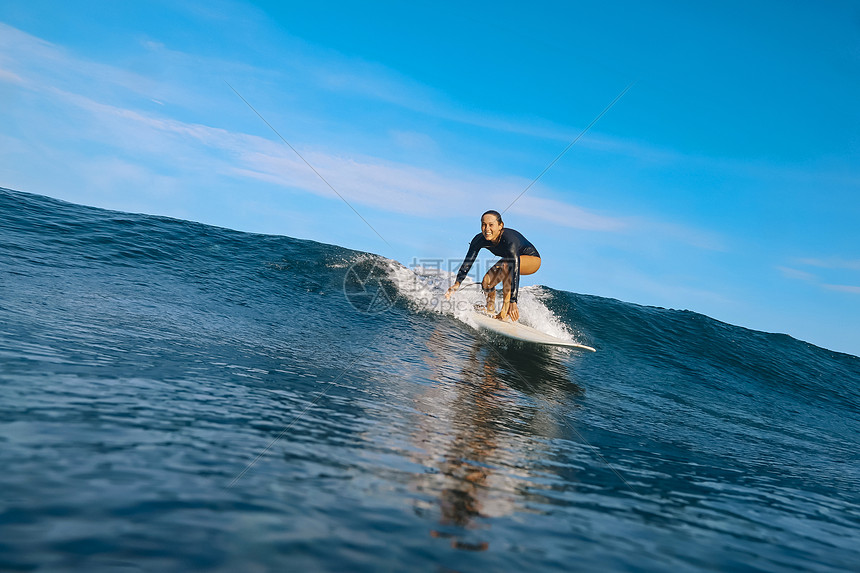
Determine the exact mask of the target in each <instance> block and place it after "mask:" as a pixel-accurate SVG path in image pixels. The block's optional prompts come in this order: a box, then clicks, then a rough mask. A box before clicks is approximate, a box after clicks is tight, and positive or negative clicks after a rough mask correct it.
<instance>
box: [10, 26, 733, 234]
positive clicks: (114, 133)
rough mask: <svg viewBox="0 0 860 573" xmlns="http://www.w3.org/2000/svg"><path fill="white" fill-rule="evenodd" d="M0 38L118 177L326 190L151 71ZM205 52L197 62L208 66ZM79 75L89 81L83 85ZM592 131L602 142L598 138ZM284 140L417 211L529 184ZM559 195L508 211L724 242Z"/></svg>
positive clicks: (382, 78) (575, 224) (490, 122)
mask: <svg viewBox="0 0 860 573" xmlns="http://www.w3.org/2000/svg"><path fill="white" fill-rule="evenodd" d="M0 37H3V38H5V39H4V40H3V41H0V63H4V64H10V63H11V64H14V68H13V69H12V70H8V69H7V70H6V74H5V75H0V81H6V82H7V83H16V84H21V83H22V82H23V83H24V84H26V88H27V89H30V90H33V91H35V92H38V93H40V94H41V95H42V97H44V98H48V99H50V100H51V101H52V105H61V106H66V107H67V108H68V109H70V110H74V111H76V112H85V113H86V114H87V115H86V117H85V118H83V119H80V120H78V121H77V123H75V121H74V119H73V118H74V116H75V115H76V114H75V113H68V114H63V115H64V119H63V121H65V122H66V129H67V130H69V131H70V132H74V135H75V137H76V138H78V139H79V140H81V141H86V140H89V141H90V142H92V143H94V144H97V145H99V146H101V147H102V148H110V149H114V150H117V151H122V153H123V154H124V156H125V159H124V160H117V161H115V162H109V161H105V162H103V163H104V165H105V166H106V169H108V171H110V169H111V167H110V166H111V165H113V166H114V167H115V168H116V169H117V170H118V172H117V173H116V178H118V179H123V180H126V179H127V178H128V177H129V174H130V173H131V172H132V171H134V173H135V178H136V179H137V180H141V181H143V180H146V177H144V176H143V174H142V173H141V170H143V169H146V168H147V167H146V166H147V165H149V166H150V168H153V165H156V164H157V163H158V162H159V161H160V162H161V165H167V164H168V163H169V164H171V167H170V169H171V170H172V171H176V170H178V171H179V172H180V174H175V177H172V178H171V181H172V183H171V185H170V186H171V188H174V189H179V188H181V186H180V185H177V184H176V181H177V180H178V179H177V178H181V172H183V171H184V172H185V173H186V174H187V177H188V178H193V177H194V176H195V174H197V173H206V174H209V175H211V174H213V173H220V174H222V175H224V176H229V177H234V178H239V179H244V180H249V181H258V182H265V183H267V184H271V185H276V186H279V187H282V188H285V189H289V190H291V191H293V192H295V191H298V192H305V193H311V194H314V195H318V196H323V197H332V198H334V197H333V195H332V193H331V190H330V189H328V188H326V186H325V185H323V184H322V183H321V182H320V181H319V179H318V178H317V177H316V175H314V174H313V172H311V171H310V170H309V169H308V168H307V166H306V165H304V164H303V163H302V162H301V161H300V160H299V159H298V158H297V157H295V155H294V154H293V153H292V152H291V151H290V150H289V149H288V148H287V147H286V146H284V145H283V144H281V143H280V142H278V141H276V140H274V139H270V138H267V137H262V136H257V135H251V134H248V133H243V132H239V131H231V130H228V129H225V128H221V127H215V126H212V125H205V124H202V123H197V122H190V121H183V120H182V119H179V118H177V117H176V116H175V115H173V116H168V115H166V114H168V113H171V109H170V108H171V105H170V102H168V103H167V104H165V103H163V102H162V100H161V99H158V100H156V99H155V98H153V97H152V96H153V93H155V92H160V91H164V90H161V89H154V88H153V86H154V85H155V84H156V83H157V82H156V80H154V79H151V78H147V77H145V76H142V75H139V74H135V73H132V72H129V71H127V70H122V69H119V68H115V67H112V66H108V65H105V64H101V63H98V62H91V61H88V60H85V59H82V58H78V57H75V56H74V55H73V54H71V53H70V52H68V51H67V50H65V49H63V48H62V47H59V46H56V45H53V44H51V43H49V42H45V41H43V40H41V39H39V38H36V37H33V36H31V35H28V34H26V33H24V32H21V31H20V30H16V29H14V28H11V27H9V26H6V25H3V24H0ZM142 46H143V47H144V49H146V50H149V51H151V52H155V53H158V54H162V55H165V54H166V56H165V57H168V58H169V59H170V60H176V59H184V60H191V59H193V58H194V57H195V56H191V55H188V54H182V53H179V52H173V51H170V50H169V49H168V48H166V47H165V46H164V45H163V44H161V43H159V42H154V41H151V40H147V41H144V42H143V43H142ZM186 63H188V62H186ZM212 63H213V62H207V65H211V64H212ZM353 64H354V65H353ZM227 67H230V66H227ZM288 67H289V68H290V72H289V73H295V74H305V75H306V76H307V77H310V78H311V81H312V82H315V83H317V84H319V85H321V86H324V87H325V89H330V90H334V91H344V92H352V93H360V94H362V96H363V97H367V98H372V99H373V98H375V99H379V100H382V101H385V102H390V103H394V104H395V105H400V106H403V107H407V108H410V109H415V110H421V111H422V112H423V113H429V114H433V115H436V116H438V117H442V118H446V119H450V120H452V121H458V122H463V123H468V124H472V125H480V126H483V127H487V128H489V129H494V130H502V131H515V132H522V133H530V134H532V135H536V136H540V137H554V138H557V139H560V140H565V139H567V138H569V137H570V136H571V133H572V132H568V131H567V130H566V129H561V130H556V128H554V127H550V128H547V126H546V125H544V126H543V127H540V128H538V129H537V131H535V127H534V126H526V125H519V126H518V125H516V124H515V123H511V122H509V121H508V120H506V119H504V118H501V119H498V120H497V119H492V118H488V116H487V115H486V114H483V113H473V112H469V111H467V110H459V109H457V106H456V105H455V104H452V103H451V102H448V101H447V100H446V98H445V97H444V96H443V95H441V94H437V93H435V92H434V91H433V90H430V89H427V88H424V87H423V86H420V85H418V84H416V83H414V82H412V81H411V80H409V79H408V78H401V77H398V76H397V75H396V74H392V73H391V72H390V71H388V70H385V69H384V68H381V67H380V66H376V65H371V64H366V65H365V64H361V63H355V62H351V61H349V60H348V59H338V58H337V57H336V58H334V61H328V62H323V61H320V60H318V59H315V58H314V57H306V55H303V56H302V57H299V58H296V59H293V60H290V63H289V64H288ZM233 68H236V66H233ZM75 78H77V80H74V79H75ZM81 85H85V86H87V89H86V90H85V91H81V90H80V89H79V88H80V86H81ZM104 86H110V89H104V90H103V89H100V88H101V87H104ZM118 90H119V91H118ZM122 90H126V91H128V92H130V93H132V94H133V95H135V96H136V97H135V98H134V99H132V100H129V99H128V98H124V97H122ZM225 91H226V90H225ZM209 95H210V94H206V93H198V94H196V97H198V98H199V99H201V100H204V99H205V98H207V97H209ZM153 102H155V103H157V106H158V107H157V108H155V109H153V108H152V107H151V105H150V108H149V109H146V110H145V109H143V107H142V105H143V104H145V103H146V104H152V103H153ZM236 110H237V111H234V112H233V114H232V115H237V116H238V115H239V113H240V112H242V111H243V110H242V106H240V105H238V104H237V105H236ZM78 115H79V113H78ZM249 116H250V114H249ZM256 121H257V120H256V119H255V118H253V117H249V119H248V120H247V122H246V123H247V125H249V127H259V126H256V125H255V124H256ZM390 133H392V134H393V136H394V137H395V139H397V140H398V141H399V142H400V143H401V144H404V145H419V146H425V147H427V146H435V145H436V143H435V141H434V140H433V138H432V137H431V136H430V135H428V134H425V133H421V132H419V131H414V130H412V131H405V130H397V129H393V130H391V131H390ZM289 139H292V136H290V137H289ZM600 141H601V142H603V143H602V144H604V145H609V143H607V140H606V138H602V139H600ZM291 143H293V144H295V145H296V147H298V148H300V149H301V151H302V154H303V155H304V156H305V158H306V159H307V160H308V161H309V162H310V163H311V164H312V165H314V167H315V168H316V169H317V170H319V171H320V172H321V173H322V174H323V175H324V176H325V178H326V179H327V180H328V181H329V182H330V183H331V184H332V185H333V186H334V187H335V188H336V189H337V190H338V192H339V193H341V194H343V196H344V197H345V198H347V200H348V201H349V202H350V203H353V204H355V205H357V206H364V207H369V208H373V209H378V210H381V211H386V212H391V213H398V214H406V215H410V216H416V217H422V218H425V219H432V218H439V217H458V216H464V215H473V214H474V213H475V212H478V211H481V210H483V209H484V208H485V205H486V204H487V203H488V202H492V203H493V204H495V203H497V202H498V201H497V200H496V198H498V197H504V196H510V197H514V196H516V195H518V194H519V193H520V192H521V191H522V189H524V188H526V186H527V185H528V183H529V181H528V180H527V179H525V178H523V177H518V176H511V175H499V176H493V175H486V174H476V173H473V172H470V171H468V170H465V169H463V168H461V167H455V166H452V165H447V166H442V167H444V168H443V169H440V168H436V169H428V168H425V167H418V166H415V165H410V164H408V163H402V162H396V161H391V160H389V159H387V158H385V157H381V156H375V155H372V154H357V153H355V151H354V150H353V149H334V148H331V147H330V146H326V147H324V146H319V145H308V144H303V142H302V141H292V142H291ZM618 145H621V144H618ZM636 146H638V144H636ZM632 152H633V151H631V153H632ZM132 158H137V159H138V160H139V162H140V163H139V165H138V168H137V169H135V170H130V168H129V162H130V161H131V160H132ZM148 162H149V163H148ZM152 162H155V163H152ZM107 177H108V175H107V174H105V175H104V177H102V178H101V179H103V180H108V179H106V178H107ZM559 197H563V194H561V193H558V192H554V191H553V189H552V188H551V187H548V186H545V185H542V189H540V190H538V189H533V190H530V191H529V193H528V195H527V196H526V197H524V199H523V201H522V205H521V206H518V207H517V208H515V209H514V211H515V212H517V213H518V215H523V216H529V217H532V218H535V219H538V220H540V221H542V222H544V223H547V224H550V225H553V226H559V227H563V228H569V229H577V230H582V231H590V232H600V233H632V234H635V233H640V234H643V233H644V234H651V235H653V234H658V235H660V236H661V237H663V238H664V239H668V240H670V241H680V242H683V243H685V244H689V245H693V246H695V247H697V248H703V249H710V250H721V249H724V245H723V242H722V240H721V239H720V238H719V237H718V236H717V235H715V234H713V233H708V232H705V231H701V230H696V229H693V228H688V227H685V226H683V225H678V224H674V223H668V222H661V221H656V220H647V219H644V218H641V217H630V216H625V215H618V214H613V213H598V212H596V211H594V210H592V209H589V208H587V207H584V206H581V205H575V204H572V203H570V202H568V201H564V200H562V199H560V198H559Z"/></svg>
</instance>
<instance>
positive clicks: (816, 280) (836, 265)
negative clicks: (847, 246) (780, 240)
mask: <svg viewBox="0 0 860 573" xmlns="http://www.w3.org/2000/svg"><path fill="white" fill-rule="evenodd" d="M795 263H796V264H799V265H804V266H809V267H813V268H816V269H819V270H820V271H821V272H825V273H826V272H829V271H834V270H836V271H858V270H860V261H857V260H850V259H844V258H840V257H827V258H823V259H816V258H798V259H795ZM777 269H778V270H779V271H780V272H781V273H782V275H783V276H784V277H786V278H788V279H792V280H801V281H805V282H808V283H810V284H814V285H815V286H817V287H819V288H821V289H824V290H829V291H837V292H844V293H850V294H860V286H855V285H851V284H836V283H832V282H824V281H823V280H822V278H821V277H820V276H819V275H818V274H815V273H811V272H808V271H804V270H800V269H796V268H793V267H782V266H780V267H777Z"/></svg>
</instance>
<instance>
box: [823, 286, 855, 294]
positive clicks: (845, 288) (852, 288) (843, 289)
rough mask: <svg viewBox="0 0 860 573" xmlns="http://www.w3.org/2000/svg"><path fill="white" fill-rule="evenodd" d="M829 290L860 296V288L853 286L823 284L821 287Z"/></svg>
mask: <svg viewBox="0 0 860 573" xmlns="http://www.w3.org/2000/svg"><path fill="white" fill-rule="evenodd" d="M821 286H823V287H824V288H826V289H827V290H835V291H839V292H847V293H851V294H860V286H853V285H831V284H823V285H821Z"/></svg>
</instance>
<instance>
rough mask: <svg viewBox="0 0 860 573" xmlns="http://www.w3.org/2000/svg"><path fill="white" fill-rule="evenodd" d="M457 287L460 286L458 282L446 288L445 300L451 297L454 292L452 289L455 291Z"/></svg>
mask: <svg viewBox="0 0 860 573" xmlns="http://www.w3.org/2000/svg"><path fill="white" fill-rule="evenodd" d="M458 288H460V283H454V284H452V285H451V288H449V289H448V292H446V293H445V300H448V299H449V298H451V295H452V294H454V291H456V290H457V289H458Z"/></svg>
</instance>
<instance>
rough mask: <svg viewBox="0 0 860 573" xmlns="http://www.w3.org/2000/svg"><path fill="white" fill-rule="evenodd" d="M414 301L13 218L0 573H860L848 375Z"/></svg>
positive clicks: (66, 212) (203, 247)
mask: <svg viewBox="0 0 860 573" xmlns="http://www.w3.org/2000/svg"><path fill="white" fill-rule="evenodd" d="M351 269H352V270H353V271H354V270H356V269H357V270H358V271H359V274H358V276H368V273H371V272H372V271H373V270H374V269H389V271H388V273H389V274H388V275H385V276H383V277H382V278H383V281H382V283H379V284H378V285H377V286H378V287H380V288H382V289H383V291H385V292H396V293H397V295H398V296H397V297H396V301H395V303H394V305H393V307H391V308H390V309H388V310H386V311H384V312H377V313H364V312H358V311H357V310H356V306H355V299H354V298H353V299H348V298H347V297H346V296H344V290H345V288H346V290H347V292H349V289H350V288H351V286H350V281H351V280H352V278H351V275H350V272H351ZM403 272H405V271H404V269H402V268H399V267H397V265H395V264H393V263H391V262H389V261H385V260H384V259H381V258H379V257H374V256H371V255H367V254H363V253H357V252H354V251H349V250H346V249H342V248H339V247H334V246H329V245H322V244H318V243H313V242H309V241H299V240H295V239H290V238H287V237H271V236H262V235H250V234H243V233H238V232H233V231H229V230H225V229H218V228H213V227H207V226H204V225H199V224H194V223H189V222H185V221H177V220H170V219H164V218H157V217H148V216H140V215H130V214H125V213H115V212H108V211H101V210H97V209H91V208H85V207H80V206H75V205H70V204H67V203H62V202H58V201H54V200H51V199H47V198H44V197H38V196H33V195H26V194H21V193H17V192H12V191H7V190H0V277H2V280H0V466H2V467H3V468H4V471H3V472H2V473H0V570H2V571H30V570H71V569H77V570H89V571H98V570H105V571H136V570H146V571H195V570H207V571H239V570H248V571H252V570H304V569H312V570H332V571H343V570H350V571H377V570H404V569H407V568H408V569H415V570H430V571H448V570H457V571H482V570H484V571H496V570H507V571H521V570H532V569H535V568H538V569H541V570H546V571H553V570H558V571H568V570H603V569H607V568H608V569H615V570H636V571H665V570H681V571H701V570H747V571H759V570H760V571H796V570H814V571H845V570H856V567H857V563H860V535H858V531H860V495H858V491H860V470H858V467H860V464H858V443H860V424H858V422H860V391H858V382H860V359H858V358H856V357H853V356H848V355H844V354H839V353H835V352H830V351H827V350H824V349H821V348H817V347H814V346H811V345H809V344H806V343H803V342H800V341H797V340H794V339H791V338H789V337H787V336H783V335H772V334H765V333H760V332H754V331H750V330H746V329H742V328H738V327H734V326H731V325H728V324H724V323H720V322H717V321H714V320H712V319H710V318H708V317H705V316H702V315H697V314H695V313H691V312H681V311H673V310H666V309H658V308H649V307H641V306H636V305H631V304H626V303H622V302H619V301H615V300H610V299H603V298H599V297H593V296H583V295H577V294H573V293H569V292H563V291H555V290H551V289H547V288H542V287H530V288H527V289H525V292H523V293H522V295H521V297H522V298H523V305H522V307H523V308H524V309H528V310H529V311H530V314H531V316H533V317H537V316H542V317H545V320H546V321H547V322H546V323H545V324H544V326H545V328H552V329H555V331H554V333H556V334H558V330H559V329H561V330H562V331H563V332H564V333H566V334H567V335H569V336H571V337H573V338H576V339H578V340H580V341H582V342H585V343H586V344H589V345H591V346H594V347H596V348H597V350H598V351H597V352H596V353H594V354H591V353H588V354H584V353H579V352H575V351H568V350H558V349H547V348H538V347H534V346H530V345H518V344H515V343H512V342H505V341H502V340H498V339H494V338H491V337H487V336H486V335H483V334H481V333H479V332H476V331H474V330H473V329H471V328H470V327H469V326H468V325H466V324H464V323H463V322H462V321H461V320H458V319H457V317H455V316H452V315H450V314H445V313H442V314H440V313H436V312H432V311H428V310H422V309H421V308H420V307H418V306H417V305H416V304H415V297H414V296H413V295H414V293H410V292H407V291H406V290H405V289H404V288H403V286H402V284H401V283H400V282H398V281H397V280H395V279H396V278H397V277H398V276H399V274H398V273H400V274H402V273H403ZM410 272H412V271H410ZM383 274H385V273H383ZM419 278H420V279H421V280H422V281H424V283H423V284H425V285H427V286H426V288H427V289H432V288H435V287H434V286H433V280H432V277H427V276H422V277H419ZM345 284H346V287H345ZM352 286H355V285H352ZM392 289H393V290H392ZM541 320H544V319H541Z"/></svg>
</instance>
